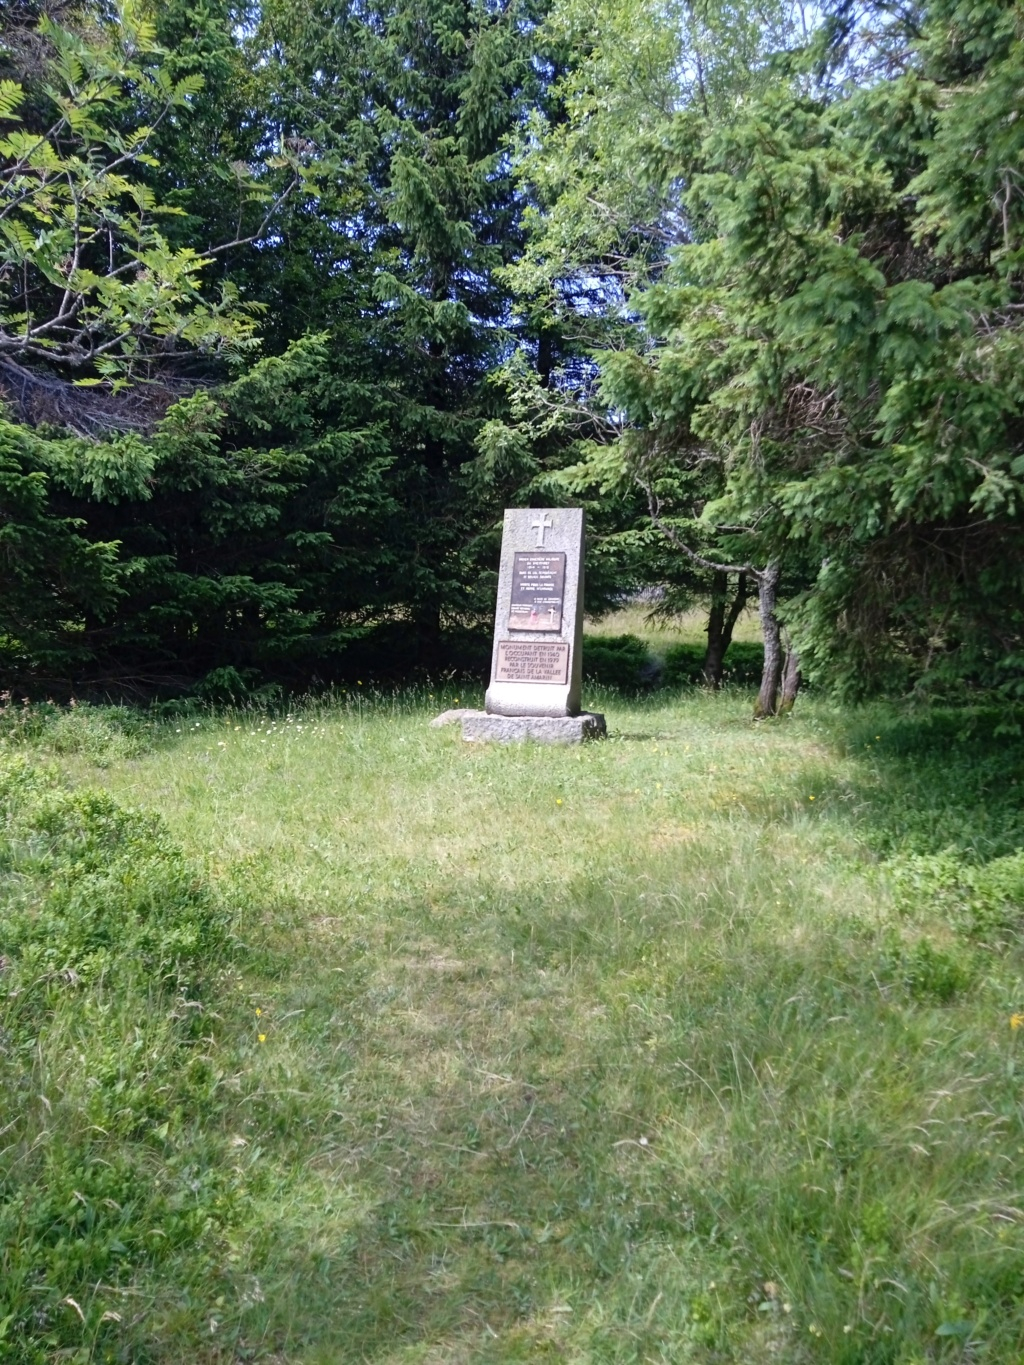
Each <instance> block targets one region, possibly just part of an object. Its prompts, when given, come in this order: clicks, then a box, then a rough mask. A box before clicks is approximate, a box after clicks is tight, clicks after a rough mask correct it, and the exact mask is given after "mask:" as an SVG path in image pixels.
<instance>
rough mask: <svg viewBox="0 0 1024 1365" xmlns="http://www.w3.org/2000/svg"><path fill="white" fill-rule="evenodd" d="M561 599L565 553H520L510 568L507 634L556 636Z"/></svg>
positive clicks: (560, 619)
mask: <svg viewBox="0 0 1024 1365" xmlns="http://www.w3.org/2000/svg"><path fill="white" fill-rule="evenodd" d="M564 596H565V555H564V553H558V554H533V553H530V552H525V553H524V552H523V551H519V552H518V553H517V554H516V556H515V561H514V563H513V565H512V601H511V603H510V605H509V612H508V628H509V630H551V631H555V632H556V633H557V632H558V631H560V630H561V629H562V599H563V597H564ZM538 681H539V680H538ZM545 681H546V679H545Z"/></svg>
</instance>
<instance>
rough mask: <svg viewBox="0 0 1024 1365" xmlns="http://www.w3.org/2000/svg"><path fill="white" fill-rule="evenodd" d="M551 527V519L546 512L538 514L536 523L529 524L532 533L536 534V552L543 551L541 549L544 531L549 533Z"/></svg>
mask: <svg viewBox="0 0 1024 1365" xmlns="http://www.w3.org/2000/svg"><path fill="white" fill-rule="evenodd" d="M552 525H553V522H552V520H551V518H550V517H549V516H548V514H547V512H542V513H541V514H540V516H539V517H538V518H537V520H536V521H531V522H530V526H531V528H532V529H533V530H534V531H536V532H537V549H538V550H543V548H544V532H545V531H550V530H551V527H552Z"/></svg>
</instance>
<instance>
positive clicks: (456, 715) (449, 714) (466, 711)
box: [430, 706, 480, 730]
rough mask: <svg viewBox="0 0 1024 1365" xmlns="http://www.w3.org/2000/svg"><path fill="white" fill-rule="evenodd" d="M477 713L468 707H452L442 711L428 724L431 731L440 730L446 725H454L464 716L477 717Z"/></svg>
mask: <svg viewBox="0 0 1024 1365" xmlns="http://www.w3.org/2000/svg"><path fill="white" fill-rule="evenodd" d="M479 714H480V712H479V711H474V710H473V709H472V707H469V706H453V707H452V708H451V710H449V711H442V712H441V714H440V715H439V716H435V717H434V719H433V720H432V721H431V722H430V728H431V729H432V730H441V729H443V728H444V726H446V725H456V724H457V723H458V722H459V721H460V720H462V719H463V717H465V716H478V715H479Z"/></svg>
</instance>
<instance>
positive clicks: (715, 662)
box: [701, 573, 747, 691]
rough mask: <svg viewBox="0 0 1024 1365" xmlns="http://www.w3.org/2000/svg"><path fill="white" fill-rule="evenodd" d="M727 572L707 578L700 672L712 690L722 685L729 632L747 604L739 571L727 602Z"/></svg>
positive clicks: (745, 588)
mask: <svg viewBox="0 0 1024 1365" xmlns="http://www.w3.org/2000/svg"><path fill="white" fill-rule="evenodd" d="M728 592H729V575H728V574H726V573H716V574H714V575H713V576H712V579H711V609H710V611H709V612H708V647H707V651H706V652H705V655H704V665H703V667H702V669H701V672H702V673H703V675H704V681H705V682H706V683H707V685H708V687H712V688H714V689H715V691H717V690H718V688H719V687H721V685H722V673H723V670H724V668H725V655H726V651H727V650H728V648H729V646H730V644H731V643H732V633H733V630H734V629H735V627H736V622H737V621H738V620H739V615H740V612H741V611H742V610H743V608H744V607H745V606H746V605H747V575H746V574H745V573H741V574H740V575H739V580H738V582H737V584H736V596H735V597H734V598H733V599H732V601H731V602H730V603H729V604H728V610H727V609H726V601H727V596H728Z"/></svg>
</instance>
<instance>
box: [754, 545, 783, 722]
mask: <svg viewBox="0 0 1024 1365" xmlns="http://www.w3.org/2000/svg"><path fill="white" fill-rule="evenodd" d="M778 590H779V566H778V564H769V565H768V567H767V568H765V569H762V570H761V572H760V574H759V575H758V611H759V614H760V617H761V630H762V632H763V634H764V671H763V672H762V674H761V690H760V691H759V692H758V694H757V701H756V702H755V703H754V719H755V720H763V719H764V718H765V717H766V716H774V715H776V714H777V712H778V705H779V683H780V682H781V681H782V633H781V631H780V629H779V618H778V617H777V616H776V615H775V599H776V595H777V593H778Z"/></svg>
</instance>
